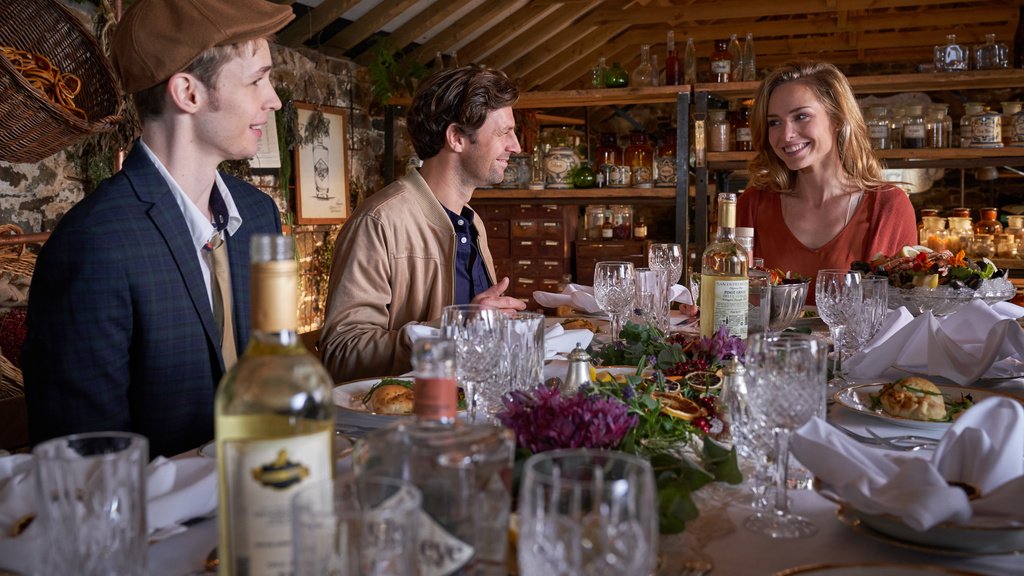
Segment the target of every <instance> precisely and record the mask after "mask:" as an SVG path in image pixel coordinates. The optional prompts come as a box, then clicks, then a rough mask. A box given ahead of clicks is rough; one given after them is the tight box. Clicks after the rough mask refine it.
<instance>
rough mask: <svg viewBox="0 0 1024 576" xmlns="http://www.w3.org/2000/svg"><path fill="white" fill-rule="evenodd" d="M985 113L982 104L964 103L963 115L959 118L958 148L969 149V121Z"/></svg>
mask: <svg viewBox="0 0 1024 576" xmlns="http://www.w3.org/2000/svg"><path fill="white" fill-rule="evenodd" d="M984 112H985V104H984V103H983V102H965V103H964V115H963V116H961V117H960V147H961V148H970V147H971V141H972V140H973V135H972V134H971V119H972V118H974V117H975V116H976V115H978V114H983V113H984Z"/></svg>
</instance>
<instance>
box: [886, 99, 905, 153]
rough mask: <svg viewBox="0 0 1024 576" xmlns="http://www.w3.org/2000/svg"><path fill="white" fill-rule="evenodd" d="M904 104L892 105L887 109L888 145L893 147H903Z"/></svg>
mask: <svg viewBox="0 0 1024 576" xmlns="http://www.w3.org/2000/svg"><path fill="white" fill-rule="evenodd" d="M906 111H907V108H906V106H893V107H892V108H890V109H889V146H890V147H891V148H893V149H897V148H902V147H903V116H905V115H906Z"/></svg>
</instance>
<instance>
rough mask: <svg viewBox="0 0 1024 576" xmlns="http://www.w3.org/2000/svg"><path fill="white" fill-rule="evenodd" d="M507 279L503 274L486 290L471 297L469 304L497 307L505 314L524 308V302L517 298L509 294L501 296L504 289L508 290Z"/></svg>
mask: <svg viewBox="0 0 1024 576" xmlns="http://www.w3.org/2000/svg"><path fill="white" fill-rule="evenodd" d="M508 285H509V279H508V276H505V277H504V278H502V279H501V282H498V283H497V284H495V285H494V286H491V287H490V288H488V289H487V290H484V291H483V292H481V293H479V294H477V295H476V298H473V301H472V302H471V304H480V305H482V306H490V307H491V308H498V309H500V310H501V311H502V312H504V313H506V314H512V313H514V312H516V311H517V310H525V309H526V302H523V301H522V300H520V299H519V298H513V297H511V296H502V294H504V293H505V290H508Z"/></svg>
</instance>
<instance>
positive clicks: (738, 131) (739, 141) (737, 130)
mask: <svg viewBox="0 0 1024 576" xmlns="http://www.w3.org/2000/svg"><path fill="white" fill-rule="evenodd" d="M735 119H736V122H735V124H734V125H733V133H734V134H735V136H736V147H735V149H736V150H739V151H742V152H749V151H751V150H753V149H754V143H753V141H752V138H751V134H750V107H749V106H740V109H739V111H738V112H737V113H736V116H735Z"/></svg>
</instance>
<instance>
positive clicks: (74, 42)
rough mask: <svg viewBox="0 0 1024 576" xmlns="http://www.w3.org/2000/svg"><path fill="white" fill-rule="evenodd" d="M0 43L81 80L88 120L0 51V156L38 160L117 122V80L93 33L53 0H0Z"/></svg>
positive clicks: (80, 104)
mask: <svg viewBox="0 0 1024 576" xmlns="http://www.w3.org/2000/svg"><path fill="white" fill-rule="evenodd" d="M0 22H3V24H2V25H0V45H3V46H13V47H14V48H18V49H21V50H28V51H30V52H35V53H37V54H42V55H44V56H46V57H47V58H49V59H50V61H51V62H53V65H54V66H56V67H58V68H60V69H61V71H63V72H65V73H72V74H75V75H76V76H78V77H79V79H81V80H82V90H81V92H79V94H78V96H76V97H75V105H76V106H77V107H79V108H81V109H82V110H83V111H84V112H85V113H86V117H87V118H88V120H82V119H80V118H77V117H75V116H74V115H72V114H70V113H68V112H67V111H65V110H63V109H62V108H61V107H60V106H58V105H56V104H54V103H52V102H51V101H50V100H49V98H47V97H46V96H44V95H43V94H42V93H40V92H39V91H38V90H36V89H35V88H33V87H32V85H31V84H29V83H28V81H27V80H26V79H25V77H24V76H22V75H21V73H20V72H18V71H17V70H16V69H15V68H14V66H13V65H12V64H11V63H10V61H9V60H7V58H4V57H3V56H0V160H4V161H7V162H38V161H40V160H42V159H43V158H46V157H48V156H51V155H53V154H55V153H57V152H59V151H61V150H63V149H64V148H67V147H68V146H70V145H72V144H75V143H76V142H78V141H79V140H81V139H82V138H84V137H86V136H88V135H90V134H93V133H96V132H107V131H110V130H113V129H114V128H115V127H116V126H117V124H118V123H119V122H120V121H121V118H122V116H121V101H122V96H121V95H122V92H121V85H120V84H119V83H118V81H117V77H116V76H115V75H114V69H113V67H112V66H111V65H110V61H109V60H108V59H107V57H106V55H105V54H104V53H103V50H102V49H101V48H100V45H99V43H98V42H97V41H96V37H95V36H94V35H93V34H92V33H91V32H89V31H88V30H87V29H86V28H85V27H84V26H83V25H82V23H81V22H80V21H79V20H78V18H77V17H75V15H74V14H72V13H71V12H70V11H69V10H68V9H67V8H65V7H64V6H62V5H60V3H59V2H58V1H57V0H0Z"/></svg>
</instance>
